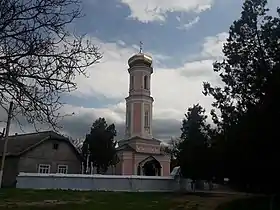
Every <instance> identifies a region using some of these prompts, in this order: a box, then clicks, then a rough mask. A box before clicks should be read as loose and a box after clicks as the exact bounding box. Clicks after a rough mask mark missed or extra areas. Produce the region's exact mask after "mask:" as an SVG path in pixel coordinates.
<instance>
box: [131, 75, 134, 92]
mask: <svg viewBox="0 0 280 210" xmlns="http://www.w3.org/2000/svg"><path fill="white" fill-rule="evenodd" d="M133 89H134V76H132V75H131V76H130V90H133Z"/></svg>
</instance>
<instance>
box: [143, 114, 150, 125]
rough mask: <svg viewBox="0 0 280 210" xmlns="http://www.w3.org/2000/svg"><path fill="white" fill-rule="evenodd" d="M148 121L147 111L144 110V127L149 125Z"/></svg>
mask: <svg viewBox="0 0 280 210" xmlns="http://www.w3.org/2000/svg"><path fill="white" fill-rule="evenodd" d="M149 124H150V122H149V111H145V116H144V127H145V128H149V127H150V125H149Z"/></svg>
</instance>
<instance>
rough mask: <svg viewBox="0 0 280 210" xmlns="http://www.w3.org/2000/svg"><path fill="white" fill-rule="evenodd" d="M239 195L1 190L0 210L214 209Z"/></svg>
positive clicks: (223, 209)
mask: <svg viewBox="0 0 280 210" xmlns="http://www.w3.org/2000/svg"><path fill="white" fill-rule="evenodd" d="M242 197H244V196H241V195H226V194H218V193H215V194H206V193H196V194H184V195H182V194H174V193H173V194H171V193H113V192H78V191H76V192H75V191H60V190H40V191H38V190H18V189H1V190H0V210H7V209H15V210H16V209H18V210H40V209H45V210H47V209H52V210H58V209H59V210H61V209H62V210H63V209H72V210H78V209H79V210H80V209H83V210H87V209H99V210H114V209H116V210H118V209H122V210H144V209H145V210H183V209H186V210H187V209H188V210H215V209H217V207H218V206H219V205H221V204H224V203H226V202H229V201H232V200H235V199H239V198H242ZM218 209H219V210H243V209H240V208H237V209H236V208H234V209H229V208H228V206H225V208H224V207H222V208H218ZM246 210H249V209H246ZM262 210H265V209H262Z"/></svg>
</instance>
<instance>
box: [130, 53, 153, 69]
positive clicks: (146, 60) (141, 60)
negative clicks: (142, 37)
mask: <svg viewBox="0 0 280 210" xmlns="http://www.w3.org/2000/svg"><path fill="white" fill-rule="evenodd" d="M152 63H153V59H152V57H151V56H149V55H147V54H144V53H142V52H139V53H137V54H135V55H133V56H132V57H131V58H129V60H128V65H129V67H132V66H136V65H137V64H138V65H139V64H141V65H143V64H145V65H147V66H149V67H151V66H152Z"/></svg>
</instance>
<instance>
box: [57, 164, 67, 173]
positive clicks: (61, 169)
mask: <svg viewBox="0 0 280 210" xmlns="http://www.w3.org/2000/svg"><path fill="white" fill-rule="evenodd" d="M67 172H68V166H67V165H58V166H57V173H58V174H67Z"/></svg>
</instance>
